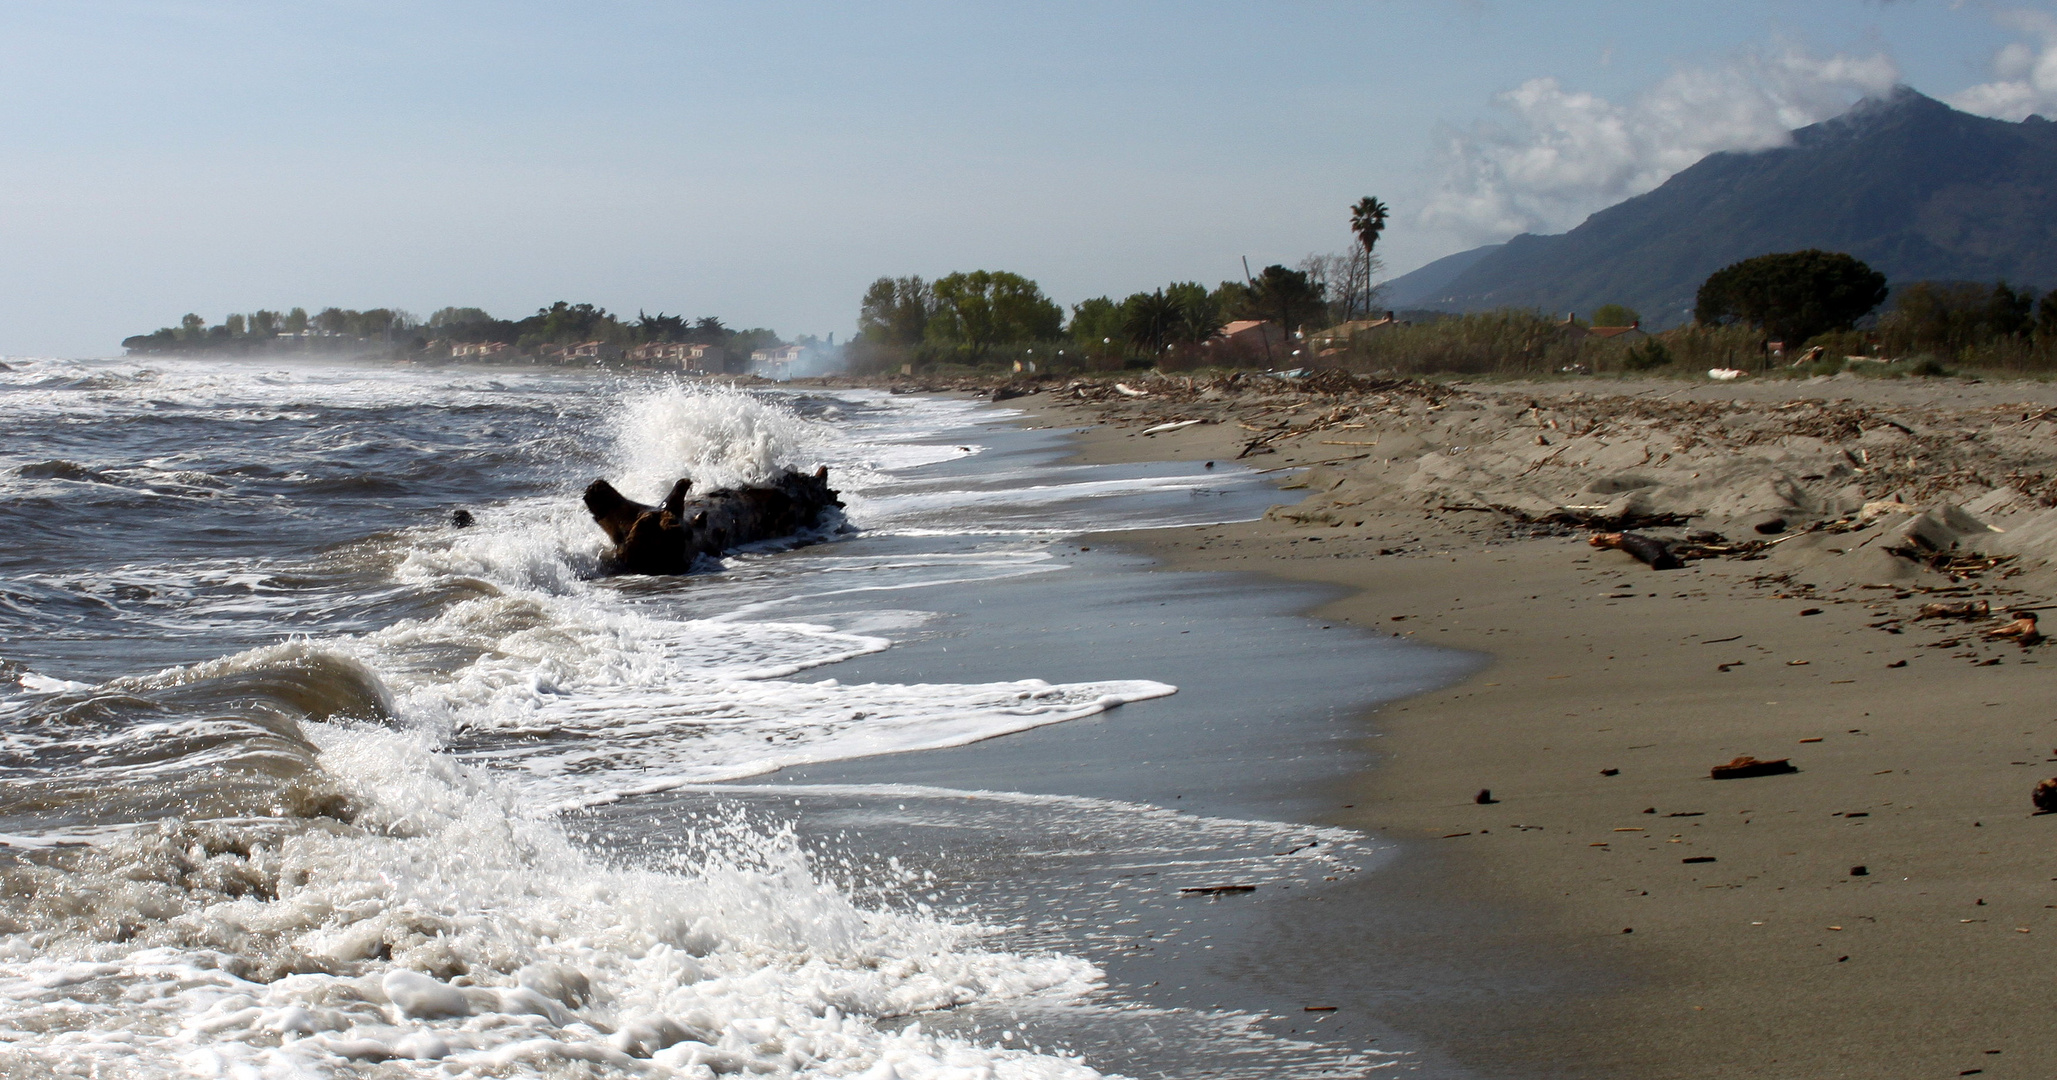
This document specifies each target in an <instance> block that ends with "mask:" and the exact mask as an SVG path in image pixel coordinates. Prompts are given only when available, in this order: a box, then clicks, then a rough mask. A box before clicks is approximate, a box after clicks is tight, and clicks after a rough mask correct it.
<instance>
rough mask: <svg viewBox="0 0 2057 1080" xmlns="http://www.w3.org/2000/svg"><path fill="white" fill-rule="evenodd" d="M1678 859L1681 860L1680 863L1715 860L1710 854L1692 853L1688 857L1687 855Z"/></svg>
mask: <svg viewBox="0 0 2057 1080" xmlns="http://www.w3.org/2000/svg"><path fill="white" fill-rule="evenodd" d="M1679 861H1680V862H1682V863H1696V862H1715V861H1716V860H1715V858H1714V856H1712V855H1693V856H1690V857H1688V858H1684V859H1680V860H1679Z"/></svg>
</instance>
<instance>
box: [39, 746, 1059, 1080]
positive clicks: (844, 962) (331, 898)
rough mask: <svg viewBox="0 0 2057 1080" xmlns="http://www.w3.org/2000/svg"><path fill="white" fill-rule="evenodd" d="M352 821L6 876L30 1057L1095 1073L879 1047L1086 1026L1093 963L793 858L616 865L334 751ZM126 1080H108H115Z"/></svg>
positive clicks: (707, 847)
mask: <svg viewBox="0 0 2057 1080" xmlns="http://www.w3.org/2000/svg"><path fill="white" fill-rule="evenodd" d="M321 740H322V742H323V744H324V745H323V750H324V760H325V761H326V762H327V763H328V765H329V768H330V769H331V770H333V771H334V772H335V774H336V775H337V777H338V778H339V780H340V782H342V783H343V784H344V785H346V787H347V788H348V789H349V791H350V793H351V795H352V797H353V799H355V800H356V801H357V802H358V803H359V804H360V805H361V806H362V807H364V810H363V812H362V813H360V814H359V816H358V817H357V819H356V821H355V822H354V823H353V824H350V825H343V824H340V823H333V822H332V823H326V824H321V825H306V824H302V825H299V826H283V825H281V824H279V823H276V822H264V823H215V824H210V825H199V824H184V823H177V824H166V825H163V826H161V827H158V828H155V829H152V830H149V831H146V832H141V833H136V834H132V835H130V836H128V837H124V838H122V839H121V840H118V841H116V842H113V843H109V844H105V845H102V846H99V847H94V848H89V849H83V850H67V851H58V852H49V853H42V854H41V855H40V856H39V857H36V858H26V857H17V858H16V859H15V860H14V861H13V863H12V864H11V865H8V866H6V867H5V869H4V871H0V873H4V876H5V878H6V885H7V888H6V889H5V908H4V909H0V920H4V921H5V922H8V923H11V924H12V925H0V929H4V930H5V931H7V932H6V933H5V935H4V936H0V1025H4V1027H5V1028H6V1030H7V1035H8V1045H7V1047H6V1049H5V1050H4V1051H0V1063H4V1061H5V1060H8V1059H11V1060H12V1061H14V1062H16V1063H19V1064H23V1065H32V1066H35V1067H39V1068H42V1069H49V1070H53V1071H55V1070H59V1069H65V1070H72V1071H78V1072H80V1074H81V1075H84V1074H86V1073H90V1072H94V1071H95V1070H100V1069H106V1070H108V1071H109V1072H115V1071H119V1072H121V1073H122V1074H124V1075H139V1076H170V1075H185V1074H188V1073H189V1072H191V1071H192V1070H194V1069H203V1070H207V1071H213V1072H216V1073H218V1074H223V1075H235V1074H236V1073H238V1072H239V1071H241V1070H245V1069H248V1070H254V1071H256V1072H258V1073H259V1074H262V1075H285V1076H298V1075H310V1076H313V1075H337V1074H339V1073H343V1074H348V1073H354V1072H355V1071H356V1070H358V1069H359V1068H364V1067H370V1066H374V1065H376V1064H377V1063H379V1062H383V1061H388V1060H394V1059H400V1060H415V1061H431V1060H433V1061H439V1062H441V1069H442V1072H443V1074H444V1075H457V1076H467V1075H493V1076H499V1075H505V1074H506V1073H507V1072H508V1071H509V1070H516V1071H520V1072H532V1071H534V1072H541V1073H544V1074H547V1075H550V1076H596V1077H597V1076H613V1075H620V1074H621V1073H623V1072H629V1073H647V1074H650V1075H664V1076H672V1075H678V1076H688V1077H707V1076H710V1075H713V1074H715V1073H731V1072H750V1073H757V1074H763V1075H771V1076H792V1075H795V1074H797V1073H800V1072H806V1073H807V1074H809V1075H845V1076H847V1075H855V1074H857V1073H860V1072H865V1071H866V1070H873V1071H872V1072H870V1073H868V1074H867V1075H873V1076H878V1077H885V1076H897V1077H904V1078H906V1080H929V1078H937V1080H941V1078H944V1077H964V1076H990V1077H1021V1078H1024V1080H1026V1078H1031V1077H1033V1078H1046V1077H1047V1078H1056V1077H1079V1078H1084V1077H1091V1076H1095V1075H1097V1074H1096V1073H1094V1072H1093V1071H1092V1070H1090V1069H1088V1068H1086V1067H1085V1066H1084V1065H1082V1064H1080V1063H1079V1062H1077V1061H1075V1060H1071V1059H1067V1058H1063V1057H1057V1056H1051V1055H1044V1054H1037V1053H1033V1052H1030V1051H1026V1050H1021V1049H1003V1048H1000V1047H997V1046H993V1045H990V1044H989V1043H987V1044H981V1042H979V1041H976V1040H974V1039H972V1038H966V1037H963V1036H950V1035H936V1034H929V1033H926V1032H924V1031H923V1030H922V1029H921V1026H920V1025H919V1024H913V1025H905V1026H897V1028H888V1027H886V1026H882V1021H886V1020H889V1019H891V1018H900V1017H908V1016H919V1015H920V1014H923V1013H927V1012H933V1011H936V1010H941V1009H953V1008H957V1007H960V1006H965V1005H969V1004H973V1003H992V1002H998V1001H1007V1000H1014V1001H1024V1002H1026V1001H1037V1000H1077V999H1079V998H1081V997H1082V996H1084V995H1086V994H1088V993H1090V992H1091V991H1092V990H1093V989H1094V988H1095V986H1096V985H1097V983H1098V979H1099V973H1098V971H1097V970H1096V969H1094V968H1093V967H1092V966H1091V965H1089V964H1086V963H1085V962H1083V961H1079V960H1075V959H1069V958H1065V957H1059V956H1033V957H1031V956H1018V955H1010V954H1006V953H995V952H986V951H982V950H980V949H979V948H978V947H977V945H976V942H977V939H978V937H979V936H980V934H981V931H980V930H979V929H978V928H977V927H974V926H968V925H964V924H953V923H949V922H944V921H941V920H937V919H934V918H930V917H926V916H923V915H920V914H919V913H909V912H900V911H892V910H887V909H865V908H860V907H858V906H857V905H855V904H854V903H853V902H852V901H851V900H850V899H849V897H848V895H847V893H845V892H844V891H843V890H841V889H838V888H836V887H835V886H833V885H829V884H825V883H824V882H823V881H821V880H820V879H819V878H818V877H817V876H816V874H815V873H814V872H813V871H812V870H811V869H810V867H809V865H808V861H807V858H806V856H805V855H804V854H803V853H802V852H801V851H800V850H799V848H798V847H797V845H796V844H794V842H793V840H792V837H791V836H790V834H789V833H785V832H782V831H779V830H776V829H771V830H767V829H764V828H760V827H758V826H756V825H753V824H752V823H751V822H749V821H747V820H744V819H742V818H740V817H736V816H733V815H731V816H728V817H726V818H716V819H711V820H707V821H704V822H702V823H700V825H699V827H698V828H697V829H696V830H695V835H694V843H693V846H692V851H691V854H690V855H683V854H682V855H681V856H680V857H679V858H678V859H676V860H675V864H674V865H672V866H668V867H643V868H636V867H628V866H622V865H612V864H609V863H607V862H606V861H604V860H603V858H602V857H601V856H599V855H597V854H595V853H593V852H591V851H589V850H585V849H582V848H580V847H578V846H575V845H573V844H572V843H570V842H569V841H568V840H567V838H566V837H565V835H564V833H563V832H562V830H561V829H560V828H558V827H557V826H556V825H554V824H552V823H548V822H538V821H534V820H532V819H531V818H530V817H529V816H528V815H526V814H524V813H522V812H521V803H522V802H523V801H524V797H523V796H522V795H520V794H519V793H517V792H513V791H510V790H508V789H507V788H505V787H504V786H502V785H499V784H497V783H495V782H494V781H493V780H492V779H490V778H488V777H486V776H484V775H482V774H480V773H478V772H476V771H473V770H467V769H464V768H462V767H459V766H456V765H454V764H452V763H451V762H449V761H448V760H447V759H446V758H443V757H441V756H440V755H438V754H436V753H434V752H433V749H432V747H430V746H429V745H427V744H425V743H423V742H421V741H420V740H419V738H417V737H414V736H410V735H408V734H406V733H402V732H396V731H391V730H385V729H379V728H363V727H347V726H346V727H331V728H328V729H326V730H325V731H324V732H323V733H322V735H321ZM99 1074H100V1075H106V1074H108V1073H99Z"/></svg>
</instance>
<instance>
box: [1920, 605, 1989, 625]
mask: <svg viewBox="0 0 2057 1080" xmlns="http://www.w3.org/2000/svg"><path fill="white" fill-rule="evenodd" d="M1992 614H1993V605H1992V604H1991V603H1989V602H1987V601H1984V600H1966V601H1964V602H1963V603H1961V604H1923V605H1921V610H1920V612H1919V613H1918V614H1916V615H1915V616H1914V618H1915V619H1916V620H1917V621H1919V620H1921V619H1984V618H1989V617H1991V615H1992Z"/></svg>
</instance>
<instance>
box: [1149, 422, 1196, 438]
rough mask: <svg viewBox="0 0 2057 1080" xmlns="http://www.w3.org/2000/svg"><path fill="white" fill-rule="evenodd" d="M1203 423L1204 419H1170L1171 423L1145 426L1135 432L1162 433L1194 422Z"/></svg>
mask: <svg viewBox="0 0 2057 1080" xmlns="http://www.w3.org/2000/svg"><path fill="white" fill-rule="evenodd" d="M1204 423H1206V421H1205V420H1173V421H1172V422H1171V423H1168V424H1158V425H1157V426H1156V427H1146V428H1144V429H1143V430H1141V431H1139V432H1137V433H1136V434H1138V435H1162V434H1163V433H1165V432H1167V431H1177V430H1179V429H1180V428H1189V427H1192V426H1193V425H1194V424H1204Z"/></svg>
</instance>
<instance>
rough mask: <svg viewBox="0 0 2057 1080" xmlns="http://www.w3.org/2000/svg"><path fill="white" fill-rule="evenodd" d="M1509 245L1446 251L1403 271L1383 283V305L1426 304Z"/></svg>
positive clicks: (1399, 306)
mask: <svg viewBox="0 0 2057 1080" xmlns="http://www.w3.org/2000/svg"><path fill="white" fill-rule="evenodd" d="M1505 246H1506V245H1505V244H1487V245H1486V246H1485V247H1481V248H1472V249H1471V250H1470V251H1460V252H1458V253H1457V254H1455V255H1445V256H1443V257H1442V258H1440V259H1437V260H1436V261H1435V262H1432V263H1430V264H1428V265H1427V266H1424V267H1421V268H1419V269H1417V270H1412V271H1409V272H1408V273H1405V274H1401V275H1400V276H1399V277H1396V278H1393V279H1392V280H1391V281H1388V282H1386V283H1385V284H1384V285H1381V286H1380V292H1379V297H1378V302H1379V306H1381V307H1388V308H1397V309H1406V308H1419V307H1426V306H1428V305H1429V304H1430V303H1432V302H1433V301H1434V300H1435V298H1436V297H1438V296H1441V295H1443V294H1444V291H1445V290H1446V289H1447V288H1448V287H1449V285H1450V283H1451V282H1453V281H1456V280H1457V276H1458V275H1459V274H1462V273H1464V272H1465V271H1466V270H1469V269H1471V268H1472V266H1473V265H1474V264H1476V263H1477V262H1478V261H1479V260H1480V259H1483V258H1485V257H1486V256H1488V255H1491V254H1492V253H1493V252H1495V251H1498V250H1500V249H1501V248H1502V247H1505Z"/></svg>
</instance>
